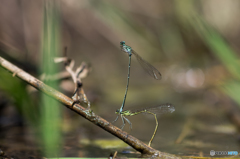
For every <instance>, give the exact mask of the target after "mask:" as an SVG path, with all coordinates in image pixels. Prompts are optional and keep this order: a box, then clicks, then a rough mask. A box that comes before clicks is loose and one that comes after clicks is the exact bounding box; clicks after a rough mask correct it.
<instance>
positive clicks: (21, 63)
mask: <svg viewBox="0 0 240 159" xmlns="http://www.w3.org/2000/svg"><path fill="white" fill-rule="evenodd" d="M1 3H2V5H1V6H0V17H1V18H0V33H1V34H0V55H1V56H2V57H4V58H6V59H7V60H9V61H11V62H12V63H13V64H15V65H17V66H18V67H20V68H22V69H23V70H25V71H27V72H29V73H30V74H32V75H34V76H35V77H39V76H40V75H41V74H42V73H43V72H45V73H46V72H48V71H49V68H48V67H50V68H51V67H53V66H57V70H59V71H63V70H64V66H63V64H54V63H52V65H51V66H46V65H47V64H48V63H51V62H50V60H49V59H51V58H52V57H55V56H62V55H63V52H64V47H67V48H68V52H67V55H68V57H69V58H71V59H74V60H75V66H76V67H77V66H79V65H80V64H81V63H82V62H87V63H89V65H91V70H92V71H91V72H90V74H89V76H87V77H86V78H84V79H82V82H83V88H84V91H85V93H86V95H87V97H88V99H89V101H90V102H91V104H92V105H91V108H92V110H93V111H94V112H95V113H96V114H98V115H100V116H101V117H103V118H105V119H106V120H108V121H113V120H114V119H115V118H116V114H115V110H116V109H119V108H120V106H121V104H122V100H123V97H124V93H125V87H126V82H127V69H128V55H127V54H126V53H123V52H121V50H120V41H126V44H127V45H129V46H131V47H132V48H133V49H134V50H135V51H136V52H137V53H138V54H139V55H140V56H141V57H142V58H143V59H145V60H146V61H148V62H149V63H151V64H152V65H153V66H154V67H156V68H157V69H158V70H159V71H160V72H161V74H162V80H160V81H158V80H154V79H152V78H151V77H150V76H149V75H148V74H147V73H146V72H145V71H144V70H143V69H142V68H141V66H140V65H139V63H138V62H137V60H136V59H135V57H134V56H133V58H132V67H131V78H130V85H129V91H128V96H127V100H126V104H125V109H138V108H142V107H148V106H155V105H159V104H164V103H171V104H173V105H174V106H175V112H174V113H172V114H166V115H163V116H159V117H158V121H159V129H158V132H157V134H156V136H155V139H154V140H153V144H152V147H153V148H156V149H158V150H160V151H164V152H169V153H173V154H177V155H184V156H190V155H194V156H209V152H210V150H215V151H220V150H221V151H237V150H239V149H240V144H239V140H240V136H239V130H240V129H239V128H240V118H239V116H240V115H239V114H240V113H239V112H240V110H239V105H240V98H239V94H240V81H239V80H240V61H239V57H238V56H239V55H238V54H239V53H238V52H239V49H240V47H239V40H240V29H239V28H240V21H239V20H238V15H240V9H239V8H240V1H235V0H228V1H225V0H209V1H204V0H199V1H193V0H185V1H176V0H175V1H174V0H169V1H163V0H152V1H145V0H131V1H127V0H122V1H110V0H102V1H94V0H81V1H78V0H62V1H55V3H54V2H53V3H52V4H51V5H52V8H51V7H46V6H48V2H47V1H29V0H22V1H18V0H12V1H9V0H1ZM10 8H11V9H10ZM52 10H55V12H54V14H53V12H52ZM56 10H57V11H56ZM47 55H49V56H47ZM49 72H51V71H49ZM54 85H55V86H56V83H55V84H54ZM57 85H58V86H59V90H60V91H61V92H63V93H65V94H66V95H68V96H72V93H73V91H74V84H73V82H72V81H71V80H67V81H66V80H65V81H60V82H59V84H58V83H57ZM19 92H20V93H19ZM40 97H41V96H40V93H39V92H37V91H35V92H34V91H30V88H29V87H28V86H27V85H26V83H24V82H22V81H21V80H19V79H17V78H15V77H14V78H13V77H12V75H11V74H9V73H7V71H6V70H3V69H2V68H0V130H1V132H0V149H2V150H3V151H4V152H5V153H6V155H7V156H11V155H13V156H18V157H22V156H24V157H26V156H35V157H39V156H42V155H43V156H46V155H50V156H51V157H52V156H54V155H55V156H59V157H62V156H67V157H108V156H109V155H110V153H112V152H114V151H118V155H119V156H128V157H138V154H135V153H131V154H129V153H121V152H123V150H128V151H131V152H134V150H133V149H131V148H129V147H127V146H126V145H124V144H123V142H122V141H120V140H119V139H117V138H115V137H114V136H112V135H111V134H108V133H107V132H105V131H104V130H102V129H100V128H98V127H96V126H95V125H93V124H91V123H90V122H88V121H87V120H85V119H84V118H82V117H81V116H78V115H77V114H75V113H73V112H71V111H70V110H69V109H67V108H65V107H64V106H62V105H61V104H58V103H57V104H55V107H54V109H53V110H50V107H51V104H50V105H48V104H49V102H48V101H47V102H46V101H45V102H46V103H44V102H43V101H44V97H42V98H40ZM39 103H41V104H39ZM44 106H45V107H44ZM42 108H43V109H42ZM39 110H41V111H40V112H39ZM56 110H57V111H56ZM51 112H52V113H56V112H57V113H56V114H54V115H52V113H51ZM47 116H50V118H46V120H42V119H44V117H47ZM51 118H52V119H51ZM55 119H56V120H55ZM129 120H130V121H131V122H132V124H133V130H132V131H130V129H129V126H128V125H126V126H125V128H124V130H125V131H127V132H129V133H130V134H131V135H133V136H136V137H137V138H139V139H140V140H143V141H144V142H146V143H148V141H149V139H150V138H151V135H152V133H153V131H154V128H155V120H154V117H153V116H151V115H138V116H133V117H129ZM42 122H43V123H42ZM44 122H45V123H48V124H50V126H51V125H58V126H56V129H54V130H58V131H57V132H56V134H58V135H57V136H58V137H56V136H55V137H56V140H55V141H52V142H53V143H52V144H54V145H55V147H54V148H53V151H54V152H53V153H50V152H48V151H46V149H48V150H49V149H51V146H50V148H49V147H47V146H46V145H49V144H50V145H51V143H47V141H44V140H43V142H42V141H41V139H47V137H46V136H45V138H44V135H41V134H45V133H46V134H48V132H46V131H47V130H46V129H47V127H45V128H46V129H45V128H44V127H42V126H43V125H44ZM114 124H115V125H116V126H118V127H120V126H121V121H120V120H119V121H118V122H116V123H114ZM45 130H46V131H45ZM41 136H43V137H41ZM50 138H51V137H50ZM47 140H48V139H47ZM16 145H17V147H18V148H16ZM57 149H58V150H57ZM44 150H45V151H44ZM128 151H127V152H128ZM23 152H24V153H23ZM124 152H126V151H124ZM24 157H23V158H24Z"/></svg>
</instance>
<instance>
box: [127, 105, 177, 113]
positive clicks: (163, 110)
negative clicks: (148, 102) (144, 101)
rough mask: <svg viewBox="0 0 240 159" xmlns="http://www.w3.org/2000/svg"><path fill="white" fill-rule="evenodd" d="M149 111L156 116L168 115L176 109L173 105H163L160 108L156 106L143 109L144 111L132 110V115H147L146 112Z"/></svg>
mask: <svg viewBox="0 0 240 159" xmlns="http://www.w3.org/2000/svg"><path fill="white" fill-rule="evenodd" d="M145 110H146V111H149V112H151V113H154V114H166V113H172V112H174V111H175V108H174V106H173V105H172V104H168V103H167V104H161V105H158V106H154V107H147V108H142V109H138V110H132V111H131V112H132V113H135V112H136V113H137V112H141V113H147V112H144V111H145Z"/></svg>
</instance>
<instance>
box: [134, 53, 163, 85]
mask: <svg viewBox="0 0 240 159" xmlns="http://www.w3.org/2000/svg"><path fill="white" fill-rule="evenodd" d="M132 54H133V55H135V56H136V58H137V60H138V62H139V63H140V65H141V66H142V68H143V69H144V70H145V71H146V72H147V73H148V74H149V75H150V76H152V77H153V78H155V79H156V80H160V79H161V78H162V77H161V76H162V75H161V73H160V72H159V71H158V70H157V69H156V68H155V67H153V66H152V65H151V64H149V63H148V62H147V61H145V60H143V58H142V57H141V56H139V55H138V54H137V53H136V52H135V51H134V50H132Z"/></svg>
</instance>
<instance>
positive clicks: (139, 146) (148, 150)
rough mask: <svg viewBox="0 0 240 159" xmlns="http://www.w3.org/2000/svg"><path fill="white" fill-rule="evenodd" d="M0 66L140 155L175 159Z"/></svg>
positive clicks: (8, 65)
mask: <svg viewBox="0 0 240 159" xmlns="http://www.w3.org/2000/svg"><path fill="white" fill-rule="evenodd" d="M0 65H1V66H2V67H3V68H5V69H7V70H8V71H10V72H11V73H13V74H14V75H15V76H16V77H19V78H20V79H22V80H24V81H26V82H27V83H28V84H30V85H32V86H33V87H35V88H36V89H38V90H40V91H42V92H43V93H45V94H47V95H48V96H50V97H52V98H54V99H56V100H58V101H59V102H61V103H62V104H64V105H65V106H66V107H68V108H69V109H71V110H73V111H75V112H76V113H78V114H79V115H81V116H82V117H84V118H86V119H87V120H89V121H91V122H92V123H94V124H95V125H97V126H99V127H101V128H102V129H104V130H106V131H108V132H109V133H111V134H113V135H114V136H116V137H118V138H119V139H121V140H123V141H124V142H125V143H127V144H128V145H130V146H132V147H133V148H134V149H135V150H137V151H139V152H141V153H142V154H150V155H154V156H159V157H171V158H177V157H176V156H175V155H172V154H168V153H164V152H160V151H157V150H155V149H153V148H152V147H149V146H147V145H146V144H145V143H143V142H142V141H140V140H138V139H137V138H135V137H133V136H131V135H129V134H128V133H127V132H124V131H122V130H121V129H119V128H117V127H116V126H114V125H112V124H111V123H110V122H108V121H106V120H105V119H103V118H101V117H100V116H98V115H95V113H93V112H92V111H89V110H88V109H85V108H84V107H82V106H81V105H79V104H74V105H72V104H73V102H74V101H73V100H72V99H71V98H69V97H67V96H65V95H64V94H62V93H60V92H58V91H57V90H55V89H53V88H51V87H49V86H48V85H46V84H44V83H43V82H42V81H40V80H38V79H37V78H35V77H33V76H31V75H30V74H28V73H26V72H25V71H23V70H22V69H20V68H18V67H16V66H15V65H13V64H11V63H10V62H8V61H7V60H5V59H3V58H2V57H0Z"/></svg>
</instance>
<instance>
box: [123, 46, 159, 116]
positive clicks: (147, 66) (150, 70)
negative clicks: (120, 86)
mask: <svg viewBox="0 0 240 159" xmlns="http://www.w3.org/2000/svg"><path fill="white" fill-rule="evenodd" d="M120 47H121V50H122V51H123V52H126V53H128V56H129V63H128V78H127V86H126V91H125V95H124V98H123V103H122V106H121V108H120V109H119V112H122V110H123V108H124V105H125V101H126V97H127V91H128V85H129V78H130V67H131V56H132V55H134V56H135V57H136V58H137V60H138V62H139V63H140V64H141V66H142V67H143V69H144V70H145V71H146V72H147V73H148V74H149V75H150V76H152V77H153V78H154V79H156V80H160V79H161V73H160V72H159V71H158V70H157V69H156V68H155V67H153V66H152V65H151V64H149V63H148V62H147V61H145V60H143V59H142V57H141V56H139V55H138V54H137V53H136V52H135V51H134V50H133V49H132V48H131V47H130V46H128V45H126V44H125V41H121V42H120Z"/></svg>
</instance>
